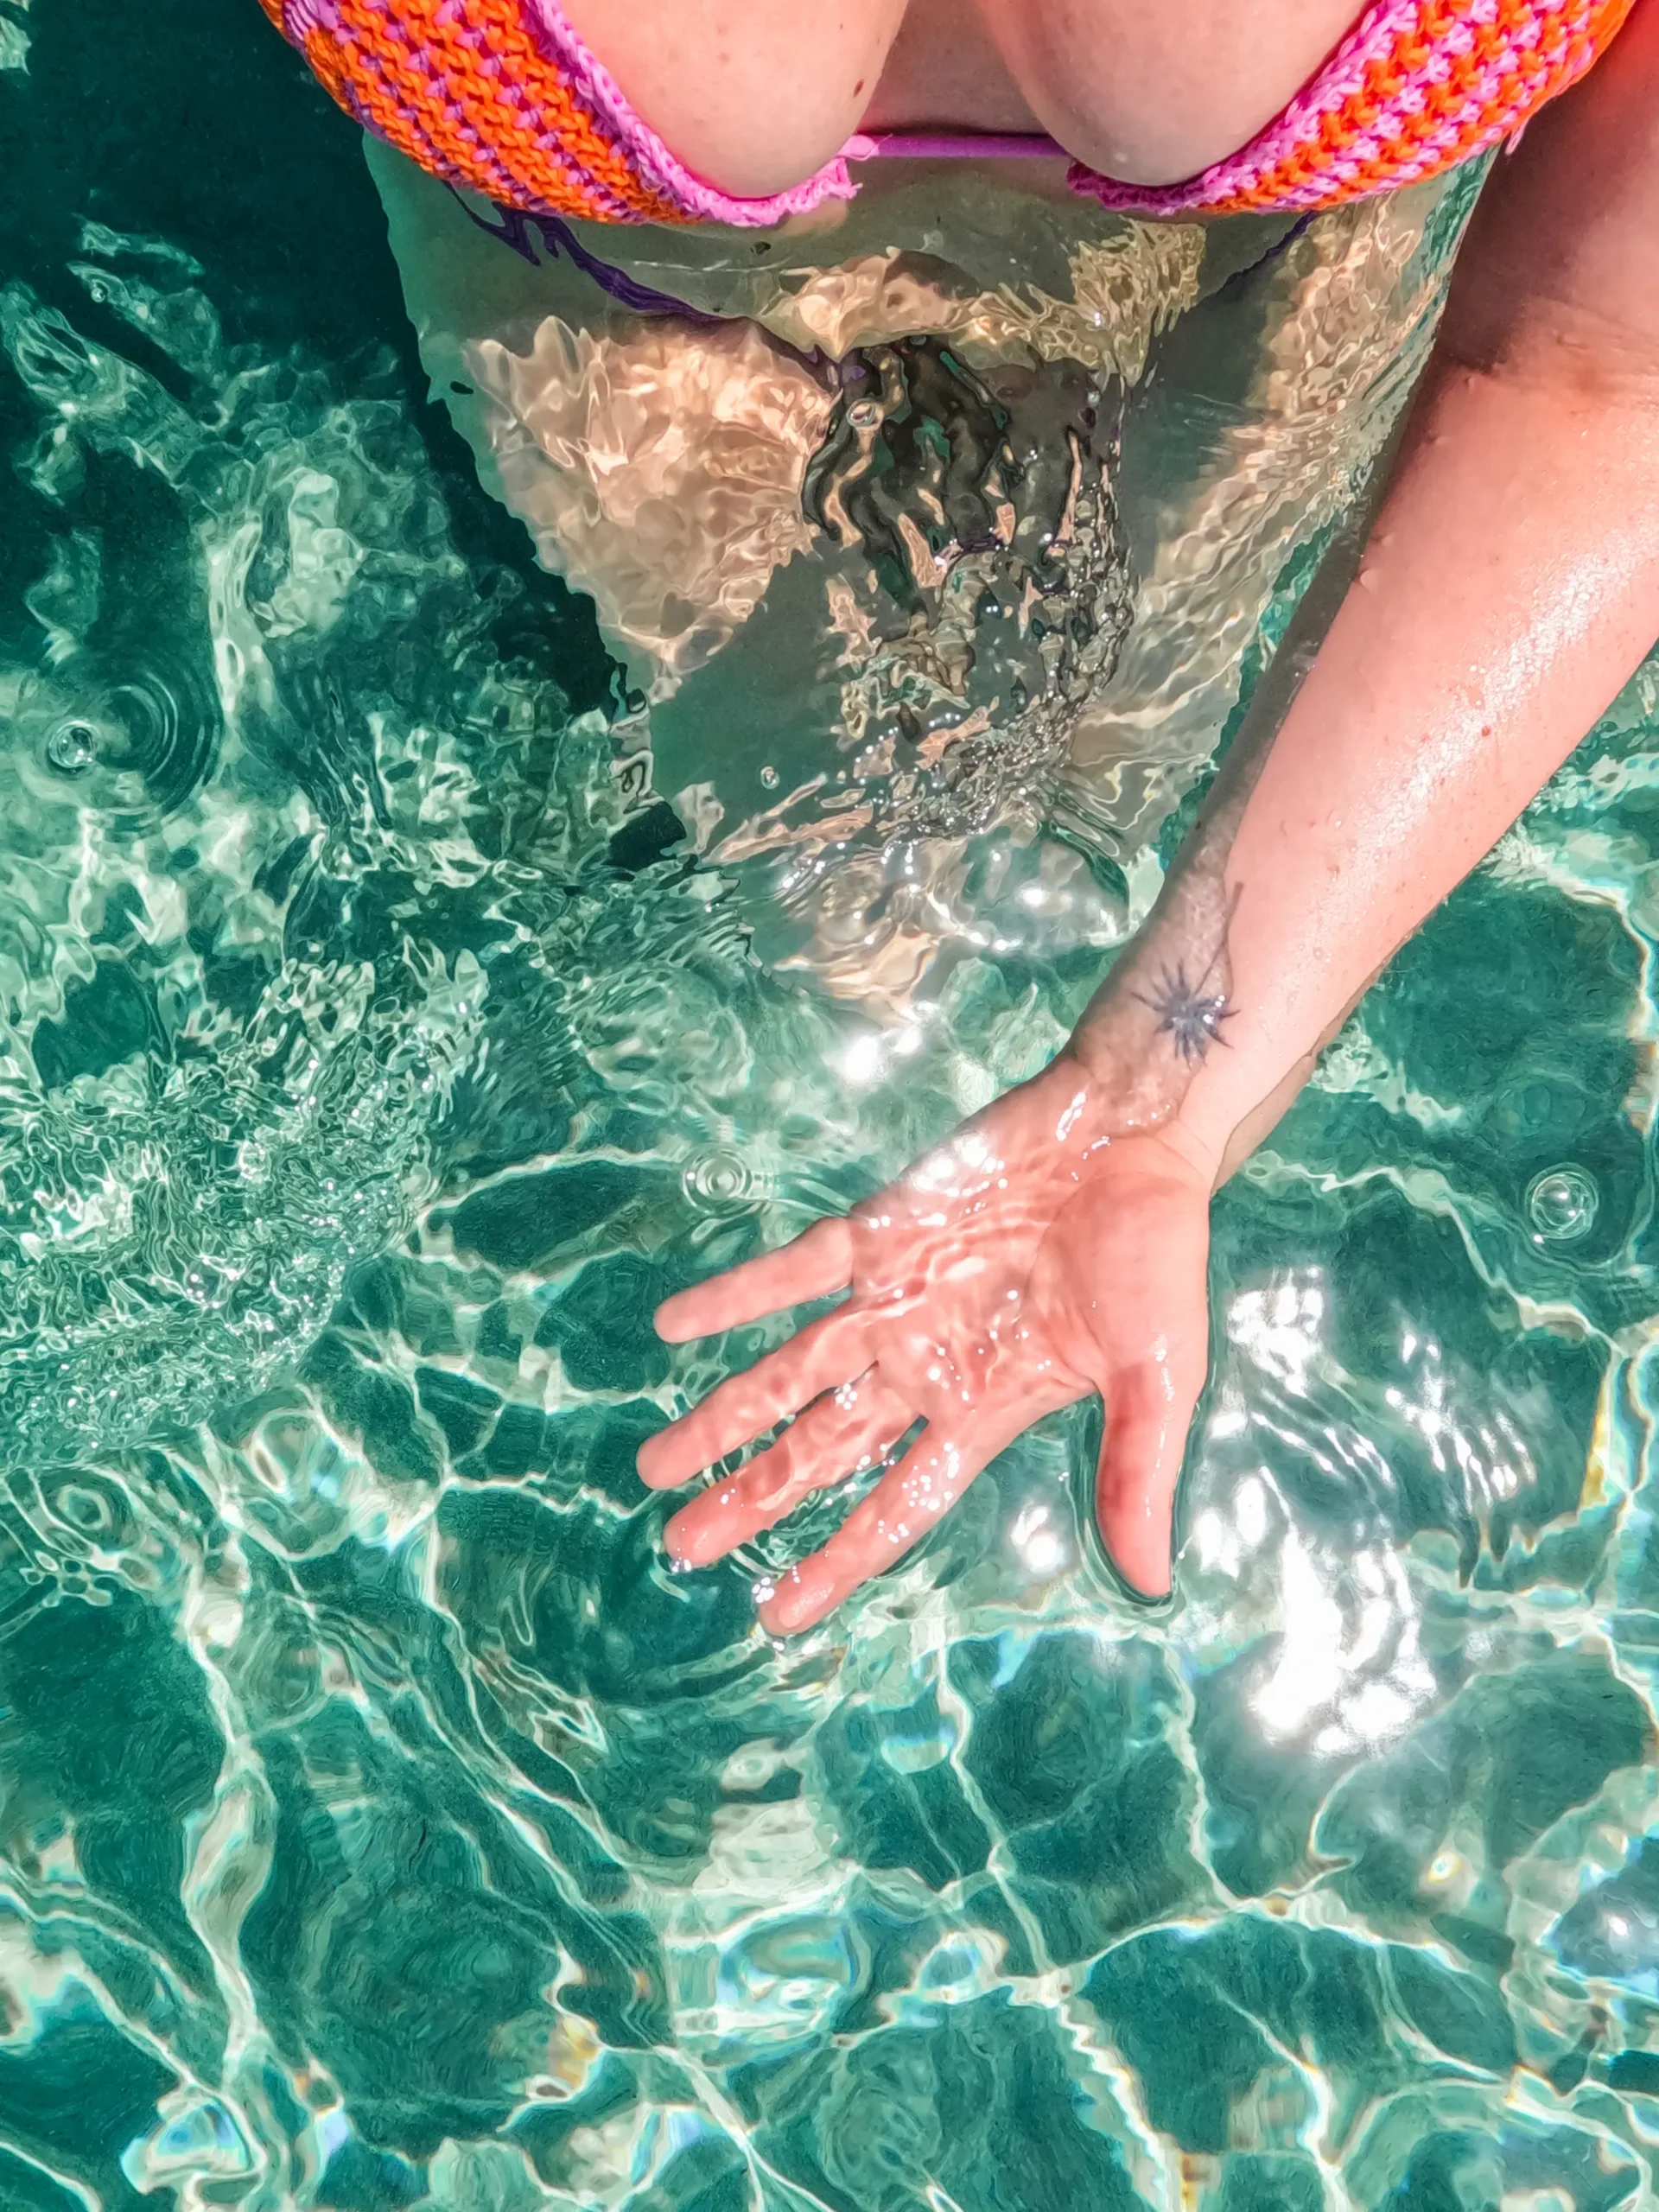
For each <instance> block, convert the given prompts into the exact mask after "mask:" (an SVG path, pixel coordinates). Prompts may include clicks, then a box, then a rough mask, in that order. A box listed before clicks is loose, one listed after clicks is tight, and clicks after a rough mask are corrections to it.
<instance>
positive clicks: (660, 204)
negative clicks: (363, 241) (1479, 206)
mask: <svg viewBox="0 0 1659 2212" xmlns="http://www.w3.org/2000/svg"><path fill="white" fill-rule="evenodd" d="M260 3H261V5H262V6H263V7H264V10H265V12H266V14H267V15H269V16H270V18H271V20H272V21H273V22H275V23H276V24H277V27H278V29H280V30H282V31H283V34H284V35H285V36H286V37H287V38H288V39H289V40H290V41H292V43H293V44H294V45H295V46H296V47H298V48H299V49H300V51H301V52H302V54H304V55H305V57H306V59H307V60H308V62H309V63H310V65H311V67H312V68H313V69H314V70H315V72H316V74H317V75H318V77H320V78H321V80H322V82H323V84H324V85H325V86H327V89H328V91H329V92H331V93H332V94H333V95H334V99H336V100H338V101H339V103H340V105H341V106H342V107H343V108H344V109H346V111H347V113H348V114H351V115H353V116H355V117H356V118H357V119H358V121H359V123H361V124H365V126H366V127H367V129H369V130H372V131H374V132H376V133H377V134H378V136H379V137H382V138H384V139H386V140H387V141H388V142H389V143H391V144H392V145H393V146H396V147H397V149H399V150H400V151H401V152H403V153H404V154H407V155H409V156H410V158H411V159H413V160H414V161H416V162H419V164H420V165H421V167H422V168H424V169H427V170H429V171H430V172H431V173H432V174H433V175H435V176H439V177H442V178H443V179H444V180H445V181H446V182H448V183H450V184H454V185H461V186H465V187H467V188H470V189H471V190H473V191H474V192H478V193H481V194H484V195H485V197H486V199H489V200H493V201H495V202H496V203H497V204H498V205H499V206H500V207H512V208H518V209H521V210H523V211H524V212H525V213H531V214H542V215H557V216H573V215H574V216H582V217H586V218H588V219H590V220H594V221H599V222H612V223H696V222H720V223H735V224H744V225H756V226H759V225H766V224H771V223H776V222H779V221H780V220H781V219H783V218H784V217H785V216H786V215H791V214H799V213H804V212H805V211H806V210H807V209H809V208H811V207H817V206H818V205H819V203H820V202H821V201H823V200H835V199H839V200H847V199H850V198H851V197H852V196H853V194H854V193H855V191H856V189H857V188H856V186H855V184H854V183H853V181H852V179H851V176H850V175H849V168H848V165H849V162H857V161H861V160H868V159H869V158H870V157H871V156H874V155H879V154H905V155H937V154H971V155H975V156H985V155H988V154H990V155H1011V154H1022V155H1031V154H1045V153H1046V154H1058V152H1059V150H1060V149H1059V148H1058V147H1057V146H1055V145H1054V144H1053V143H1052V141H1049V140H1046V139H1032V138H1012V139H1011V138H1006V137H1001V138H998V137H943V138H941V137H915V136H908V135H906V136H891V137H880V138H869V137H856V138H854V139H852V140H851V141H849V143H848V145H847V146H846V147H845V148H843V149H842V154H841V156H839V157H838V158H837V159H836V161H834V162H830V163H829V165H828V167H827V168H823V169H821V170H820V171H819V172H818V174H817V175H816V176H812V177H809V178H808V179H807V181H806V182H805V183H804V184H800V185H797V186H796V187H795V188H794V189H793V190H792V191H790V192H781V193H778V194H774V195H773V196H772V198H770V199H766V200H734V199H732V198H731V197H729V196H728V194H725V193H722V192H719V191H716V190H715V188H714V187H713V186H712V185H709V184H706V183H704V182H703V181H702V179H701V178H698V177H696V176H693V175H691V173H690V170H688V169H687V168H685V167H684V166H683V163H681V162H678V161H677V160H676V159H675V157H674V156H673V154H672V152H671V150H670V149H669V148H668V147H667V146H665V145H664V143H663V142H662V140H661V139H660V138H659V137H658V136H657V134H656V132H655V131H654V130H652V129H651V128H650V127H649V126H648V125H647V124H645V122H644V121H643V120H642V119H641V118H640V117H639V115H637V114H636V113H635V112H634V111H633V109H632V107H630V106H629V105H628V103H627V101H626V99H624V98H623V96H622V92H621V91H620V88H619V86H617V84H616V81H615V79H613V77H612V76H611V74H610V73H609V72H608V71H607V70H606V69H605V68H604V67H601V64H600V63H599V62H598V61H597V60H594V56H593V55H592V54H590V53H589V52H588V49H587V48H586V47H585V46H584V45H583V44H582V41H581V40H580V39H579V38H578V37H577V36H576V35H575V32H574V31H573V30H572V29H571V28H570V25H569V22H567V21H566V20H565V17H564V15H563V10H561V8H560V7H559V5H558V0H260ZM1631 4H1632V0H1372V4H1371V5H1370V7H1369V8H1367V10H1366V11H1365V13H1364V15H1363V16H1362V17H1361V18H1360V20H1359V22H1357V24H1356V25H1355V27H1354V29H1352V30H1351V32H1350V33H1349V34H1348V35H1347V37H1346V38H1345V39H1344V41H1342V43H1341V45H1340V46H1339V47H1338V48H1337V50H1336V52H1335V53H1334V54H1332V56H1331V59H1330V60H1328V61H1327V62H1326V63H1325V67H1323V68H1322V69H1321V70H1320V71H1319V74H1318V75H1317V76H1316V77H1315V78H1314V79H1313V82H1312V83H1311V84H1309V85H1308V86H1306V87H1305V88H1304V90H1303V91H1302V92H1300V93H1299V94H1298V95H1297V97H1296V98H1295V99H1294V100H1292V102H1291V103H1290V105H1289V106H1288V107H1287V108H1286V109H1285V111H1284V112H1283V113H1282V114H1281V115H1280V116H1278V117H1277V118H1275V119H1274V121H1273V122H1272V123H1270V124H1268V126H1267V128H1266V129H1265V130H1261V131H1258V132H1257V134H1256V136H1255V137H1254V138H1252V139H1251V141H1250V142H1249V144H1248V145H1247V146H1245V147H1243V149H1241V150H1240V151H1239V152H1238V153H1236V154H1233V155H1230V156H1229V157H1228V159H1227V160H1225V161H1224V162H1215V163H1214V164H1213V165H1212V166H1211V168H1207V169H1205V170H1204V171H1203V172H1202V173H1201V174H1200V175H1198V176H1195V177H1192V178H1190V179H1189V180H1188V181H1186V182H1185V184H1176V185H1166V186H1160V187H1156V188H1152V187H1147V186H1142V185H1125V184H1116V183H1114V182H1113V181H1111V180H1110V179H1109V178H1108V177H1103V176H1097V175H1096V174H1095V173H1094V172H1093V171H1092V170H1090V169H1087V168H1084V167H1083V166H1082V165H1081V164H1080V163H1073V165H1072V168H1071V182H1072V184H1073V185H1074V186H1075V187H1076V188H1077V190H1078V191H1080V192H1084V193H1088V194H1091V195H1092V196H1093V197H1094V198H1095V199H1096V200H1101V201H1103V203H1104V205H1105V206H1107V207H1114V208H1119V209H1122V211H1123V212H1124V213H1128V214H1137V215H1154V216H1157V215H1165V216H1170V215H1185V216H1201V215H1228V214H1240V213H1258V214H1261V213H1276V212H1278V211H1281V210H1288V209H1293V208H1298V209H1312V208H1318V207H1335V206H1336V205H1338V202H1340V201H1343V200H1357V199H1361V198H1363V197H1364V196H1365V195H1367V194H1370V193H1375V192H1384V191H1387V190H1389V189H1390V188H1392V187H1394V186H1396V185H1403V184H1410V183H1414V182H1416V181H1418V180H1419V179H1421V178H1423V177H1431V176H1438V175H1440V173H1441V171H1442V170H1445V169H1447V168H1451V167H1452V165H1453V164H1454V163H1456V162H1463V161H1467V160H1469V159H1470V158H1471V156H1474V155H1477V154H1481V153H1484V152H1485V151H1486V150H1487V149H1489V148H1491V147H1492V146H1495V145H1497V144H1498V143H1500V142H1501V141H1502V140H1503V139H1506V138H1510V137H1513V136H1514V134H1515V133H1516V132H1517V131H1518V130H1520V129H1521V127H1522V124H1525V123H1526V121H1527V120H1528V118H1529V117H1530V116H1532V115H1534V114H1535V113H1536V112H1537V111H1538V109H1540V108H1541V106H1542V105H1544V103H1545V101H1546V100H1549V99H1554V96H1555V95H1556V93H1557V92H1564V91H1565V90H1566V89H1567V86H1569V85H1571V84H1573V82H1574V81H1575V80H1576V79H1578V78H1580V77H1581V76H1582V75H1583V73H1584V72H1585V71H1586V69H1587V68H1588V67H1590V64H1591V63H1592V61H1593V60H1595V58H1596V56H1597V54H1599V53H1600V52H1601V51H1602V49H1603V48H1605V47H1606V45H1607V44H1608V43H1609V41H1611V39H1612V37H1613V35H1614V34H1615V33H1616V32H1617V31H1618V29H1619V26H1620V25H1621V24H1622V23H1623V22H1624V18H1625V16H1626V15H1627V14H1628V13H1629V11H1630V6H1631Z"/></svg>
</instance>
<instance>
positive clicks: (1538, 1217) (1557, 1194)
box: [1526, 1166, 1601, 1244]
mask: <svg viewBox="0 0 1659 2212" xmlns="http://www.w3.org/2000/svg"><path fill="white" fill-rule="evenodd" d="M1600 1203H1601V1194H1600V1192H1599V1191H1598V1190H1597V1188H1596V1186H1595V1184H1594V1182H1593V1180H1592V1179H1591V1177H1589V1176H1588V1175H1586V1173H1585V1172H1584V1170H1583V1168H1581V1167H1571V1166H1569V1167H1549V1168H1546V1169H1545V1171H1544V1173H1542V1174H1541V1175H1535V1176H1534V1178H1533V1179H1532V1181H1531V1183H1530V1184H1529V1185H1528V1187H1527V1199H1526V1205H1527V1218H1528V1219H1529V1221H1530V1222H1531V1224H1532V1226H1533V1231H1534V1234H1535V1236H1536V1237H1537V1238H1538V1240H1539V1241H1540V1242H1546V1241H1547V1242H1548V1243H1551V1244H1571V1243H1575V1242H1576V1241H1577V1239H1578V1238H1579V1237H1580V1236H1585V1235H1586V1234H1587V1233H1588V1231H1589V1230H1591V1228H1592V1226H1593V1225H1594V1223H1595V1218H1596V1211H1597V1208H1598V1207H1599V1205H1600Z"/></svg>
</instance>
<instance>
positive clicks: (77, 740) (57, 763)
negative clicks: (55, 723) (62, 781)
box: [46, 722, 98, 776]
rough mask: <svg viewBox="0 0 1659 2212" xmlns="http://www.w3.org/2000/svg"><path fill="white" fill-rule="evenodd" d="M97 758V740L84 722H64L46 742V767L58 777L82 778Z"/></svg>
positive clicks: (90, 728) (88, 725)
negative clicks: (56, 773) (54, 770)
mask: <svg viewBox="0 0 1659 2212" xmlns="http://www.w3.org/2000/svg"><path fill="white" fill-rule="evenodd" d="M97 758H98V738H97V735H96V734H95V733H94V731H93V730H92V727H91V725H90V724H89V723H86V722H65V723H64V724H63V725H62V726H61V728H58V729H54V731H53V733H52V734H51V736H50V737H48V739H47V741H46V759H47V765H48V767H51V768H54V769H56V771H57V772H58V774H59V775H60V776H84V775H85V774H86V771H87V770H88V769H89V768H90V767H91V766H92V763H93V762H94V761H95V760H97Z"/></svg>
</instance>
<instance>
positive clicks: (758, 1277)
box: [652, 1214, 853, 1344]
mask: <svg viewBox="0 0 1659 2212" xmlns="http://www.w3.org/2000/svg"><path fill="white" fill-rule="evenodd" d="M852 1275H853V1230H852V1224H851V1223H850V1222H849V1220H848V1219H847V1217H846V1216H845V1215H844V1214H832V1215H831V1216H829V1218H828V1219H826V1220H823V1221H815V1222H814V1223H813V1224H812V1226H811V1228H810V1229H808V1230H803V1231H802V1233H801V1234H800V1236H797V1237H793V1238H791V1241H790V1242H789V1243H787V1244H783V1245H780V1246H779V1249H777V1251H775V1252H763V1253H762V1254H761V1255H760V1258H759V1259H758V1260H745V1261H743V1262H741V1264H740V1265H739V1266H737V1267H735V1268H727V1270H726V1272H725V1274H719V1275H711V1276H710V1277H709V1281H707V1282H700V1283H698V1284H696V1286H695V1287H693V1288H692V1289H690V1290H681V1291H677V1292H676V1293H675V1294H674V1296H673V1297H672V1298H665V1299H664V1300H663V1302H662V1304H661V1305H660V1306H658V1308H657V1311H656V1313H655V1314H654V1316H653V1317H652V1318H653V1319H654V1320H655V1322H656V1325H657V1333H658V1336H659V1337H661V1338H663V1340H664V1343H666V1344H687V1343H689V1342H690V1339H691V1338H693V1337H713V1336H718V1335H719V1333H720V1332H721V1330H722V1329H741V1328H742V1327H743V1326H744V1325H746V1324H747V1323H748V1322H750V1321H759V1320H760V1319H762V1318H763V1316H765V1315H766V1314H768V1313H781V1312H782V1311H783V1309H784V1308H785V1306H805V1305H808V1304H810V1301H811V1300H813V1299H815V1298H828V1297H829V1296H830V1295H831V1294H833V1293H834V1292H836V1291H837V1290H845V1289H846V1287H847V1286H848V1284H849V1282H850V1281H852Z"/></svg>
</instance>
